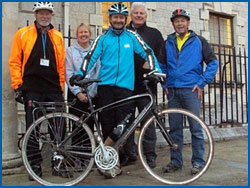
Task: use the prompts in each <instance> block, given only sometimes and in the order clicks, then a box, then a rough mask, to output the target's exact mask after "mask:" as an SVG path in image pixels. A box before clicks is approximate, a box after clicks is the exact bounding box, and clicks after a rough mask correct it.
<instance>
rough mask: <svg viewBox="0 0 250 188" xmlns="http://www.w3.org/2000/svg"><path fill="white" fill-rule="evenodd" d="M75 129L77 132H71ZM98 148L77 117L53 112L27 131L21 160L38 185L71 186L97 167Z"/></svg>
mask: <svg viewBox="0 0 250 188" xmlns="http://www.w3.org/2000/svg"><path fill="white" fill-rule="evenodd" d="M72 126H73V127H75V128H74V130H75V131H74V130H73V131H71V129H72ZM76 127H77V128H76ZM79 133H80V134H79ZM95 147H96V143H95V139H94V136H93V133H92V131H91V130H90V128H89V127H88V126H87V125H86V124H83V123H82V122H81V120H79V118H78V117H76V116H74V115H72V114H68V113H50V114H47V115H45V116H42V117H40V118H39V119H38V120H36V121H35V122H34V123H33V124H32V125H31V126H30V128H29V129H28V130H27V132H26V134H25V136H24V139H23V145H22V158H23V163H24V166H25V168H26V170H27V171H28V173H29V176H30V178H32V179H34V180H36V181H37V182H38V183H40V184H42V185H46V186H65V185H67V186H71V185H75V184H77V183H79V182H80V181H82V180H83V179H84V178H85V177H86V176H87V175H88V174H89V172H90V170H91V169H92V167H93V165H94V150H95Z"/></svg>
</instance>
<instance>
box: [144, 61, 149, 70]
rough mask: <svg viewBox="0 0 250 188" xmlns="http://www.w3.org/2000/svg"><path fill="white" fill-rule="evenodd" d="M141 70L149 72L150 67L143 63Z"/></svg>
mask: <svg viewBox="0 0 250 188" xmlns="http://www.w3.org/2000/svg"><path fill="white" fill-rule="evenodd" d="M142 68H143V69H146V70H149V69H150V67H149V64H148V62H145V63H144V64H143V65H142Z"/></svg>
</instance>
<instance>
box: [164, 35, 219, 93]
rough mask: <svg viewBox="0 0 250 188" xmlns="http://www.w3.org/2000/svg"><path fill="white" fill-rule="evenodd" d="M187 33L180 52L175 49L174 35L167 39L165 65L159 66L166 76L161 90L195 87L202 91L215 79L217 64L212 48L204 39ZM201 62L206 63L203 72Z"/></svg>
mask: <svg viewBox="0 0 250 188" xmlns="http://www.w3.org/2000/svg"><path fill="white" fill-rule="evenodd" d="M189 32H190V33H191V34H190V36H189V38H188V39H187V41H186V42H185V43H184V44H183V46H182V49H181V51H179V50H178V48H177V43H176V33H173V34H171V35H169V36H168V38H167V41H166V46H165V47H166V60H167V61H166V63H167V64H160V65H161V69H162V72H163V73H165V74H166V75H167V79H166V85H164V86H163V88H193V87H194V86H195V85H197V86H198V87H199V88H201V89H203V88H204V87H205V85H206V84H208V83H209V82H211V81H212V80H213V79H214V77H215V74H216V72H217V69H218V65H219V63H218V61H217V58H216V56H215V54H214V52H213V50H212V48H211V47H210V45H209V44H208V42H207V41H206V39H204V38H203V37H201V36H198V35H196V34H195V33H194V32H193V31H189ZM203 61H204V62H205V63H206V69H205V72H203V68H204V67H203Z"/></svg>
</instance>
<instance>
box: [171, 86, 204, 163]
mask: <svg viewBox="0 0 250 188" xmlns="http://www.w3.org/2000/svg"><path fill="white" fill-rule="evenodd" d="M167 97H168V107H169V108H183V109H186V110H189V111H191V112H193V113H194V114H196V115H197V116H199V115H200V103H201V102H200V100H199V99H198V92H197V91H195V92H192V88H169V89H168V96H167ZM188 122H189V126H190V131H191V134H192V164H193V165H194V164H196V165H199V166H204V164H205V161H204V136H203V132H202V127H201V126H200V125H199V124H198V123H197V122H196V121H192V119H188ZM169 124H170V135H171V137H172V138H173V140H174V142H175V143H177V144H178V146H179V148H178V150H177V151H172V150H171V162H172V163H173V164H174V165H175V166H178V167H180V166H182V165H183V161H182V148H183V116H182V115H180V114H171V115H169Z"/></svg>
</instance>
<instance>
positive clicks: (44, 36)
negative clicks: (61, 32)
mask: <svg viewBox="0 0 250 188" xmlns="http://www.w3.org/2000/svg"><path fill="white" fill-rule="evenodd" d="M46 40H47V34H46V33H45V34H43V33H42V43H43V57H44V59H46V50H45V47H46Z"/></svg>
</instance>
